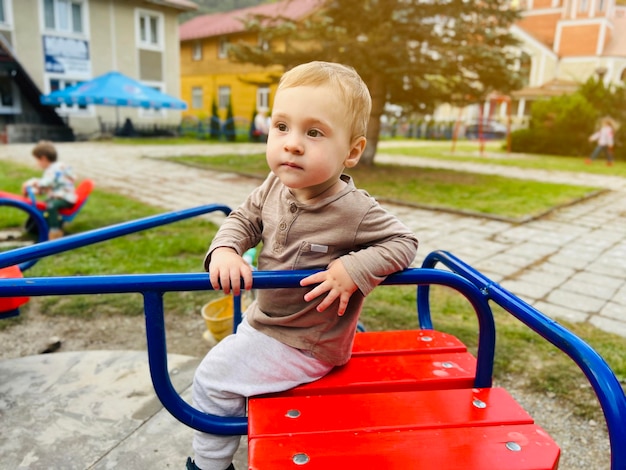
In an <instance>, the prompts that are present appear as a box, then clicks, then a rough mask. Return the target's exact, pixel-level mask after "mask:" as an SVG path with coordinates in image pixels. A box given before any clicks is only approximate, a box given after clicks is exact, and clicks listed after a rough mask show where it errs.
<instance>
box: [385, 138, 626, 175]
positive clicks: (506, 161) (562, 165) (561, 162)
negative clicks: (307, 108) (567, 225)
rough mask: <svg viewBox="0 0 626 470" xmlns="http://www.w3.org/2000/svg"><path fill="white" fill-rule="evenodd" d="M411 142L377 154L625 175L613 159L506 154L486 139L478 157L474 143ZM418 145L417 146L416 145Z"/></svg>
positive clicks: (622, 165)
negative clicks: (609, 162)
mask: <svg viewBox="0 0 626 470" xmlns="http://www.w3.org/2000/svg"><path fill="white" fill-rule="evenodd" d="M413 144H414V145H407V146H406V147H404V146H398V147H393V148H384V149H381V148H379V149H378V153H381V154H383V153H384V154H387V155H404V156H413V157H426V158H434V159H438V160H448V161H455V162H456V161H458V162H471V163H489V164H492V165H502V166H509V167H517V168H527V169H540V170H553V171H569V172H576V173H578V172H584V173H589V174H598V175H614V176H621V177H626V163H624V162H621V161H616V162H615V164H614V165H613V166H611V167H607V166H606V164H605V163H606V162H605V161H604V160H601V159H599V160H597V161H595V162H594V163H593V164H591V165H586V164H585V158H584V157H566V156H558V155H533V154H519V153H511V154H509V153H507V152H506V150H505V149H504V148H503V146H502V145H503V144H502V143H501V142H488V143H487V144H486V147H485V151H484V154H483V155H482V156H481V155H480V152H479V147H478V144H477V143H476V142H473V143H470V142H459V143H458V144H457V146H456V149H455V151H454V152H452V146H451V144H450V142H431V141H417V142H415V141H414V142H413ZM418 144H419V145H418Z"/></svg>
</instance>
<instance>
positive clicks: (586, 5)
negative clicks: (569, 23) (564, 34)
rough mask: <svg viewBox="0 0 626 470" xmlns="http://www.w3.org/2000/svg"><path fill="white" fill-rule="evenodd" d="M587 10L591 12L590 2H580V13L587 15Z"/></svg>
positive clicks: (587, 0) (586, 0)
mask: <svg viewBox="0 0 626 470" xmlns="http://www.w3.org/2000/svg"><path fill="white" fill-rule="evenodd" d="M587 10H589V0H580V5H579V8H578V11H579V12H581V13H586V12H587Z"/></svg>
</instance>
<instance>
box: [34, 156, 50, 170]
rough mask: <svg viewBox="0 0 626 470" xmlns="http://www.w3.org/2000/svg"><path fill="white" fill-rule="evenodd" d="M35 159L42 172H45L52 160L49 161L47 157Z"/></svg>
mask: <svg viewBox="0 0 626 470" xmlns="http://www.w3.org/2000/svg"><path fill="white" fill-rule="evenodd" d="M35 159H36V160H37V165H38V166H39V168H41V169H42V170H45V169H46V168H48V167H49V166H50V160H48V159H47V158H46V157H43V156H36V157H35Z"/></svg>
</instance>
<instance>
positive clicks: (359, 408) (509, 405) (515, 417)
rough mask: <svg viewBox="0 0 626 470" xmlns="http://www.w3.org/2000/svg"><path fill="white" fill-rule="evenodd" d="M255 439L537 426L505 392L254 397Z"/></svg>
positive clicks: (252, 429)
mask: <svg viewBox="0 0 626 470" xmlns="http://www.w3.org/2000/svg"><path fill="white" fill-rule="evenodd" d="M248 406H249V415H250V420H249V426H250V427H249V436H250V439H255V438H259V437H266V436H280V435H283V436H285V437H288V436H292V435H294V434H303V433H305V434H314V433H324V434H327V433H331V432H355V433H359V432H363V431H365V430H367V432H374V431H400V430H402V431H408V430H418V429H443V428H449V427H475V426H498V425H506V424H515V425H518V424H533V423H534V421H533V419H532V418H531V417H530V415H529V414H528V413H527V412H526V411H524V409H523V408H522V407H521V406H520V405H519V404H518V403H517V402H516V401H515V400H514V399H513V397H512V396H511V395H509V393H508V392H507V391H506V390H504V389H502V388H484V389H474V390H472V389H457V390H424V391H417V392H390V393H355V394H351V395H350V394H337V395H313V396H303V397H275V398H251V399H250V401H249V404H248Z"/></svg>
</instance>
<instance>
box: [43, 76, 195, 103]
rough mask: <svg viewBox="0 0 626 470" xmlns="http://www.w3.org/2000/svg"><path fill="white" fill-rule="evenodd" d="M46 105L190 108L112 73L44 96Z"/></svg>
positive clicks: (180, 101) (141, 84)
mask: <svg viewBox="0 0 626 470" xmlns="http://www.w3.org/2000/svg"><path fill="white" fill-rule="evenodd" d="M40 101H41V102H42V103H43V104H47V105H52V106H55V105H59V104H67V105H74V104H77V105H82V106H87V105H90V104H95V105H101V106H129V107H133V108H154V109H161V108H168V109H187V104H186V103H185V102H184V101H182V100H179V99H178V98H174V97H173V96H169V95H166V94H165V93H161V92H160V91H157V90H155V89H154V88H151V87H149V86H147V85H144V84H143V83H140V82H138V81H136V80H133V79H132V78H129V77H127V76H125V75H122V74H121V73H119V72H109V73H106V74H104V75H100V76H99V77H96V78H94V79H92V80H90V81H88V82H84V83H81V84H79V85H74V86H72V87H68V88H65V89H64V90H57V91H54V92H52V93H50V94H49V95H42V96H41V98H40Z"/></svg>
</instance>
